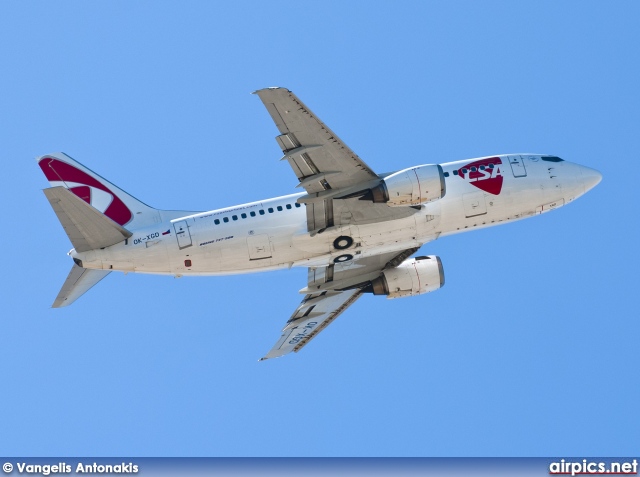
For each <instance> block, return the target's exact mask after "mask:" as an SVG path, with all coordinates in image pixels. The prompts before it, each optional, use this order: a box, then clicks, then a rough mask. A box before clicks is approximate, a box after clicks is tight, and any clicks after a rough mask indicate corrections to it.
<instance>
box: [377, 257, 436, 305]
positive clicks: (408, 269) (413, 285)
mask: <svg viewBox="0 0 640 477" xmlns="http://www.w3.org/2000/svg"><path fill="white" fill-rule="evenodd" d="M443 286H444V269H443V268H442V262H441V261H440V257H437V256H435V255H429V256H426V257H416V258H411V259H409V260H405V261H404V262H402V263H401V264H400V265H398V266H397V267H396V268H391V269H389V270H384V271H383V272H382V275H380V276H379V277H378V278H376V279H375V280H372V281H371V284H370V285H369V286H368V287H367V288H365V292H369V293H373V294H374V295H386V296H387V298H402V297H405V296H414V295H422V294H423V293H429V292H432V291H435V290H437V289H439V288H441V287H443Z"/></svg>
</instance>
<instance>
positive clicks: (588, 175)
mask: <svg viewBox="0 0 640 477" xmlns="http://www.w3.org/2000/svg"><path fill="white" fill-rule="evenodd" d="M580 175H581V177H582V185H584V191H585V193H586V192H589V191H590V190H591V189H593V188H594V187H595V186H597V185H598V184H599V183H600V181H601V180H602V174H600V173H599V172H598V171H596V170H595V169H591V168H590V167H585V166H582V167H581V168H580Z"/></svg>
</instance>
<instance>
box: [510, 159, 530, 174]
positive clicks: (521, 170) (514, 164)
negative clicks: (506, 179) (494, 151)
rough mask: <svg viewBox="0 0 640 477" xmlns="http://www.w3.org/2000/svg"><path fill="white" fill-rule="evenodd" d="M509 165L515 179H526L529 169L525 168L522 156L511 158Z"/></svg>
mask: <svg viewBox="0 0 640 477" xmlns="http://www.w3.org/2000/svg"><path fill="white" fill-rule="evenodd" d="M509 164H511V172H513V177H526V176H527V169H525V167H524V161H523V160H522V157H520V156H509Z"/></svg>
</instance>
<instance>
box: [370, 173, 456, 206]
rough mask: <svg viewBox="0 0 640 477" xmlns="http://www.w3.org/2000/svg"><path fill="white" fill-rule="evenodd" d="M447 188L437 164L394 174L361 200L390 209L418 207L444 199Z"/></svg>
mask: <svg viewBox="0 0 640 477" xmlns="http://www.w3.org/2000/svg"><path fill="white" fill-rule="evenodd" d="M446 191H447V186H446V183H445V181H444V172H443V171H442V167H441V166H440V165H439V164H435V165H434V164H426V165H423V166H416V167H410V168H409V169H404V170H402V171H398V172H394V173H393V174H391V175H390V176H388V177H385V178H384V179H383V180H382V182H381V183H380V184H379V185H377V186H376V187H374V188H373V189H370V190H369V193H367V194H366V195H365V196H364V197H363V199H365V200H366V199H369V200H372V201H373V202H375V203H385V204H387V205H388V206H391V207H400V206H408V205H420V204H424V203H425V202H431V201H434V200H438V199H440V198H442V197H444V195H445V193H446Z"/></svg>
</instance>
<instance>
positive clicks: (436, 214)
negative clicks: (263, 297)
mask: <svg viewBox="0 0 640 477" xmlns="http://www.w3.org/2000/svg"><path fill="white" fill-rule="evenodd" d="M543 157H544V156H543ZM497 162H501V164H495V163H497ZM489 163H490V164H491V165H493V167H492V168H490V167H489ZM474 164H475V166H474ZM441 166H442V168H443V170H444V172H445V176H446V179H445V181H446V194H445V196H444V197H443V198H441V199H439V200H436V201H434V202H430V203H427V204H424V205H422V206H421V207H419V210H418V208H414V209H411V213H410V214H408V215H407V217H405V218H402V219H395V220H381V221H371V220H369V221H368V222H369V223H366V221H359V220H358V217H357V214H356V213H354V214H351V211H350V209H349V203H350V202H351V201H357V200H358V199H348V200H336V201H334V202H335V203H338V202H340V203H341V204H342V205H341V206H339V207H338V209H337V217H338V218H339V217H345V220H343V221H340V220H337V221H336V223H338V224H339V223H341V222H344V223H345V224H347V225H336V226H334V227H330V228H327V229H326V230H323V231H321V232H320V233H310V232H309V231H308V230H307V214H306V209H305V205H304V204H298V203H297V202H296V200H297V199H298V198H300V197H302V196H303V195H304V194H292V195H288V196H283V197H277V198H273V199H267V200H263V201H258V202H252V203H248V204H243V205H238V206H235V207H228V208H225V209H218V210H212V211H209V212H202V213H197V214H192V215H186V216H184V217H180V218H176V219H173V220H171V221H167V222H163V223H159V224H156V225H153V226H151V227H147V228H145V229H140V230H135V231H134V234H133V236H132V237H130V238H129V239H128V240H127V241H126V242H122V243H119V244H117V245H113V246H111V247H107V248H105V249H102V250H93V251H90V252H84V253H76V252H75V251H72V252H70V253H71V255H72V256H73V257H74V258H76V259H78V260H81V261H82V266H83V267H85V268H97V269H105V270H120V271H125V272H140V273H156V274H170V275H176V276H182V275H225V274H235V273H251V272H258V271H267V270H274V269H278V268H290V267H292V266H304V267H321V266H326V265H328V264H330V263H333V262H334V260H335V259H336V257H339V256H341V255H345V254H346V255H348V256H349V257H353V258H363V257H365V256H367V255H375V254H379V253H383V252H391V251H396V250H397V251H402V250H407V249H409V248H414V247H420V246H421V245H423V244H425V243H427V242H429V241H432V240H435V239H437V238H438V237H441V236H445V235H450V234H455V233H459V232H466V231H469V230H474V229H477V228H482V227H489V226H493V225H499V224H501V223H504V222H506V221H511V220H517V219H523V218H526V217H531V216H533V215H536V214H539V213H543V212H546V211H548V210H552V209H554V208H557V207H560V206H562V205H564V204H567V203H568V202H571V201H572V200H574V199H576V198H577V197H579V196H581V195H582V194H584V193H585V192H586V191H587V190H589V189H590V188H591V187H592V186H593V185H594V184H593V183H592V179H591V177H590V176H589V174H590V172H589V171H592V170H591V169H589V168H586V167H584V166H580V165H578V164H574V163H571V162H567V161H558V162H554V161H549V160H543V159H542V158H541V156H540V155H536V154H518V155H501V156H488V157H487V158H477V159H468V160H463V161H457V162H450V163H446V164H441ZM472 167H473V168H474V169H476V170H473V169H471V168H472ZM463 168H466V171H467V172H466V173H460V172H459V171H462V169H463ZM454 171H455V174H454ZM463 176H464V177H463ZM379 206H380V207H387V205H385V204H380V205H379ZM338 236H349V237H352V238H353V242H354V243H353V245H352V246H351V247H349V249H348V250H336V249H335V248H334V246H333V242H334V240H335V239H336V238H337V237H338ZM345 265H346V264H345Z"/></svg>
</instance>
